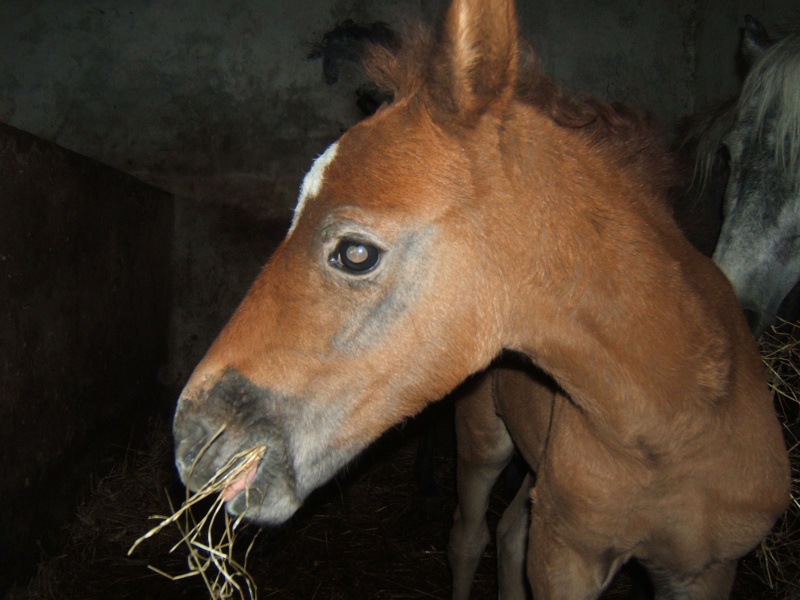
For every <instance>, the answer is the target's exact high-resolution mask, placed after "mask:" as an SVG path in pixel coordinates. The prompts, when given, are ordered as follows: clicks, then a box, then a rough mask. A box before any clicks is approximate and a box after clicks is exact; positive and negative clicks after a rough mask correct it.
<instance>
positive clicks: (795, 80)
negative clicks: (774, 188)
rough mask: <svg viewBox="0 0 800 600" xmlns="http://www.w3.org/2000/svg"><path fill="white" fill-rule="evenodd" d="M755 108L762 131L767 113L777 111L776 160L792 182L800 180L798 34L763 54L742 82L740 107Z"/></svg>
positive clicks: (799, 59)
mask: <svg viewBox="0 0 800 600" xmlns="http://www.w3.org/2000/svg"><path fill="white" fill-rule="evenodd" d="M747 103H749V104H750V105H751V106H754V107H755V110H756V115H755V121H756V124H757V126H758V129H759V131H761V130H763V126H764V122H765V121H766V119H767V115H768V113H770V112H771V111H773V110H774V111H776V113H777V115H778V118H777V121H776V122H775V125H774V127H775V135H776V141H777V143H776V144H775V160H776V161H777V162H778V163H780V164H783V165H784V167H785V169H786V171H787V173H788V174H789V176H790V177H791V178H792V181H793V182H798V180H799V179H800V33H793V34H790V35H788V36H786V37H784V38H783V39H781V40H779V41H777V42H776V43H775V44H773V45H772V46H770V47H769V48H767V49H766V50H765V51H764V54H763V55H762V56H761V57H760V58H759V59H758V60H757V61H756V63H755V64H754V65H753V67H752V69H751V71H750V73H749V74H748V76H747V79H745V82H744V86H743V87H742V93H741V95H740V96H739V106H740V107H741V106H744V105H745V104H747Z"/></svg>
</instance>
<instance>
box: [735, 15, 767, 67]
mask: <svg viewBox="0 0 800 600" xmlns="http://www.w3.org/2000/svg"><path fill="white" fill-rule="evenodd" d="M744 21H745V28H744V35H743V36H742V49H741V52H742V59H743V60H744V63H745V66H746V67H747V68H748V69H749V68H750V67H752V66H753V63H755V62H756V61H757V60H758V59H759V57H760V56H761V55H762V54H763V53H764V50H766V49H767V48H769V47H770V46H771V45H772V44H773V40H771V39H770V37H769V34H768V33H767V30H766V28H765V27H764V26H763V25H762V24H761V22H760V21H759V20H758V19H756V18H755V17H752V16H751V15H745V17H744Z"/></svg>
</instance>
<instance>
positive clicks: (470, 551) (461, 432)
mask: <svg viewBox="0 0 800 600" xmlns="http://www.w3.org/2000/svg"><path fill="white" fill-rule="evenodd" d="M492 377H493V375H492V374H491V372H489V373H484V374H482V375H480V376H479V377H478V378H477V379H476V380H475V381H474V382H473V387H472V388H471V389H470V390H469V391H468V392H467V393H466V394H465V395H463V396H462V397H460V398H459V399H458V400H457V401H456V440H457V445H458V465H457V470H456V475H457V490H458V507H457V508H456V512H455V517H454V521H453V528H452V530H451V531H450V544H449V546H448V551H447V554H448V559H449V561H450V567H451V569H452V570H453V598H454V599H455V600H466V599H467V598H469V593H470V588H471V587H472V580H473V578H474V576H475V570H476V569H477V568H478V563H479V562H480V559H481V556H482V555H483V551H484V549H485V547H486V544H487V543H488V542H489V528H488V526H487V524H486V511H487V508H488V505H489V495H490V493H491V490H492V486H493V485H494V483H495V481H496V480H497V478H498V476H499V475H500V473H501V472H502V471H503V468H505V466H506V465H507V464H508V462H509V460H510V459H511V456H512V454H513V452H514V445H513V443H512V442H511V438H510V437H509V435H508V431H507V430H506V427H505V425H504V424H503V421H502V420H501V419H500V417H498V416H497V413H496V411H495V403H494V398H493V397H492Z"/></svg>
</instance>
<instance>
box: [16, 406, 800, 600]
mask: <svg viewBox="0 0 800 600" xmlns="http://www.w3.org/2000/svg"><path fill="white" fill-rule="evenodd" d="M426 420H428V421H435V422H436V425H435V426H436V427H437V428H438V429H437V431H438V432H440V435H439V438H438V440H437V443H436V445H435V449H434V463H435V476H436V480H437V484H438V495H437V496H436V497H434V498H424V497H423V496H422V495H421V493H420V490H419V487H418V486H417V484H416V483H415V478H414V463H415V459H416V452H417V443H418V439H419V432H420V431H421V429H422V427H424V426H425V421H426ZM450 422H451V413H450V411H449V409H448V407H447V405H444V406H443V407H442V408H440V409H439V410H438V411H435V412H434V413H432V414H430V415H427V416H424V417H423V419H422V420H417V421H414V422H411V423H409V424H407V425H405V426H404V427H401V428H398V429H396V430H393V431H391V432H389V433H388V434H387V435H386V436H384V438H382V439H381V440H380V441H379V442H378V443H377V444H376V445H375V446H374V447H372V448H371V449H370V450H369V451H368V452H367V453H366V454H365V455H364V456H363V457H362V458H361V459H360V460H358V461H357V463H356V464H355V465H354V466H352V467H350V468H349V469H348V471H347V472H346V473H344V474H342V475H341V476H339V477H338V478H337V479H336V480H335V481H334V482H332V483H331V484H330V485H327V486H325V487H324V488H323V489H321V490H319V491H318V492H317V493H316V494H315V495H313V496H312V497H311V498H310V499H309V501H308V502H307V503H306V505H305V506H304V507H303V508H302V509H301V511H300V512H299V513H298V514H297V515H296V516H295V517H294V518H293V519H292V520H291V521H290V522H289V523H288V524H287V525H285V526H283V527H281V528H278V529H269V530H262V531H260V533H258V535H257V537H256V540H255V543H254V545H253V549H252V551H251V553H250V557H249V561H248V570H249V572H250V574H251V575H252V577H253V579H254V580H255V582H256V585H257V592H258V598H261V599H270V598H271V599H286V600H298V599H329V600H338V599H341V600H345V599H372V598H376V599H380V598H383V599H401V598H435V599H442V600H444V599H446V598H449V595H450V573H449V570H448V567H447V561H446V557H445V548H446V542H447V534H448V529H449V526H450V521H451V515H452V512H453V509H454V506H455V492H454V475H453V473H454V446H453V444H454V442H453V435H452V428H451V426H450V425H449V423H450ZM512 491H513V490H507V489H504V486H503V484H502V480H501V483H500V484H499V485H498V490H497V492H496V494H495V498H494V499H493V502H492V507H491V515H490V518H491V521H492V524H494V523H496V522H497V519H498V518H499V515H500V513H501V512H502V509H503V506H504V498H505V497H508V496H509V494H510V493H511V492H512ZM165 492H168V493H169V494H170V495H171V497H172V498H174V499H177V500H178V502H180V500H181V499H182V497H183V496H182V495H183V490H182V488H181V486H180V484H179V483H178V481H177V477H176V475H175V473H174V469H173V467H172V447H171V437H170V435H169V430H168V427H167V425H165V424H164V423H157V424H154V426H153V431H152V435H151V441H150V444H149V447H147V448H145V449H143V450H140V451H134V450H130V451H129V452H128V454H127V457H126V460H124V461H123V462H121V463H120V464H119V465H117V467H115V470H114V472H113V473H112V474H111V475H110V476H109V477H107V478H106V479H104V480H102V481H100V482H99V483H98V485H97V486H96V489H95V493H94V495H93V496H92V497H91V498H90V499H89V500H88V501H87V502H86V503H85V504H84V505H83V506H82V507H81V509H80V510H79V511H78V514H77V516H76V521H75V523H74V524H73V525H71V526H70V528H69V531H68V532H67V533H68V534H69V535H68V539H67V542H66V543H65V545H64V549H63V552H61V553H60V554H58V555H56V556H52V557H48V558H47V559H46V560H44V561H43V562H42V564H41V566H40V572H39V575H38V577H37V578H36V579H35V580H34V581H32V582H31V584H30V586H29V587H28V588H27V589H17V590H16V591H15V592H12V594H11V596H10V599H11V600H21V599H32V598H37V599H38V598H42V599H51V598H52V599H55V598H59V599H72V598H75V599H78V598H80V599H84V600H92V599H98V600H99V599H103V600H107V599H109V598H115V599H125V598H136V599H139V600H145V599H150V598H152V599H161V598H176V599H179V598H192V599H202V598H208V597H209V595H208V593H207V591H206V589H205V587H204V586H203V584H202V582H201V581H200V580H199V578H198V577H193V578H188V579H183V580H178V581H170V580H168V579H166V578H165V577H163V576H161V575H158V574H156V573H154V572H153V571H151V570H149V569H148V565H153V566H156V567H157V568H159V569H161V570H163V571H166V572H168V573H172V574H173V575H178V574H180V573H183V572H185V571H186V553H185V552H184V551H182V550H181V549H179V550H177V551H176V552H175V553H173V554H169V548H170V546H171V545H173V544H175V543H176V542H177V541H178V540H179V538H180V535H179V534H178V533H177V530H174V529H167V530H164V531H163V532H161V533H159V534H158V535H156V536H154V537H153V538H151V539H149V540H146V541H145V542H143V543H142V544H141V545H140V546H139V547H138V548H137V549H136V551H135V552H134V554H133V556H131V557H128V556H126V552H127V550H128V549H129V548H130V546H131V544H132V543H133V542H134V540H135V539H136V538H138V537H139V536H141V535H142V534H143V533H144V532H146V531H147V530H149V529H150V528H151V527H152V526H153V522H152V521H148V520H147V516H148V515H152V514H168V513H169V512H170V511H169V507H168V506H167V503H166V500H165ZM258 531H259V530H258V529H257V528H255V527H248V528H246V529H245V531H244V533H243V539H242V540H241V541H239V540H237V543H236V544H237V546H238V545H239V544H240V543H241V546H240V547H239V550H240V551H241V552H242V553H243V552H244V550H245V549H246V547H247V546H248V544H249V542H250V539H251V537H250V536H251V535H252V534H254V533H256V532H258ZM762 575H763V569H762V567H761V565H760V561H759V559H758V558H757V557H755V556H751V557H748V558H747V559H746V560H745V561H744V563H743V565H742V567H741V568H740V575H739V578H738V580H737V585H736V592H735V595H734V598H735V599H737V600H740V599H741V600H744V599H745V598H747V599H750V600H759V599H767V598H770V599H775V598H780V599H782V600H788V599H791V600H797V599H798V598H800V594H798V593H797V591H798V590H797V588H794V589H793V591H792V589H791V588H787V587H786V586H783V587H782V588H781V589H770V588H769V587H768V586H767V585H765V583H764V582H763V581H762ZM627 588H628V582H627V579H626V577H625V575H624V574H623V576H621V577H620V578H619V581H618V582H617V584H615V586H614V587H613V588H612V589H611V590H610V591H609V592H608V593H607V594H606V596H604V598H607V599H610V598H622V597H626V596H627V592H626V590H627ZM473 597H474V598H478V599H481V598H487V599H488V598H494V597H496V580H495V572H494V547H493V545H491V544H490V546H489V547H488V548H487V550H486V553H485V556H484V559H483V562H482V563H481V565H480V568H479V572H478V575H477V578H476V582H475V592H474V596H473Z"/></svg>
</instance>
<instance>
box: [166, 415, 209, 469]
mask: <svg viewBox="0 0 800 600" xmlns="http://www.w3.org/2000/svg"><path fill="white" fill-rule="evenodd" d="M173 435H174V438H175V464H176V466H177V467H178V471H179V472H180V475H181V479H183V480H184V482H185V480H186V478H187V477H188V475H189V473H190V472H191V470H192V467H193V465H194V463H195V461H196V460H197V458H198V457H199V456H200V453H201V452H202V451H203V449H204V448H206V446H207V445H208V444H209V441H210V440H211V439H212V435H213V432H209V429H208V427H206V426H205V424H204V423H202V422H201V421H197V420H193V421H190V422H188V423H187V422H186V420H185V419H181V420H180V421H178V420H176V422H175V424H174V426H173Z"/></svg>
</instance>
